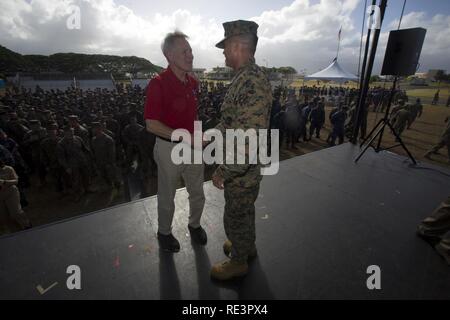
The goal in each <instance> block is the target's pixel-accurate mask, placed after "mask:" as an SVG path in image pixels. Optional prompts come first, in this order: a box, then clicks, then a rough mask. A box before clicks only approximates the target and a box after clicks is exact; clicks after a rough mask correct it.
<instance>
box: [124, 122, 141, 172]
mask: <svg viewBox="0 0 450 320" xmlns="http://www.w3.org/2000/svg"><path fill="white" fill-rule="evenodd" d="M143 128H144V127H143V126H141V125H140V124H139V123H137V119H136V117H135V116H131V117H130V124H129V125H127V126H126V127H125V129H123V132H122V138H123V142H124V145H125V155H126V159H127V160H126V169H129V168H130V167H131V166H132V165H133V161H134V156H135V155H136V154H139V140H140V139H139V136H140V132H141V130H142V129H143ZM138 161H140V159H139V160H138Z"/></svg>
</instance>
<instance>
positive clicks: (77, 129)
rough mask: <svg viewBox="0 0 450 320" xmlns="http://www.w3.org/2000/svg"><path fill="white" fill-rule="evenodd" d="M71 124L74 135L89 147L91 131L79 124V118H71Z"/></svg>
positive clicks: (73, 116)
mask: <svg viewBox="0 0 450 320" xmlns="http://www.w3.org/2000/svg"><path fill="white" fill-rule="evenodd" d="M69 124H70V126H71V127H72V128H73V134H74V135H76V136H78V137H80V138H81V139H83V142H84V143H85V145H86V146H89V143H90V141H89V140H90V138H89V136H90V135H89V131H88V130H87V129H86V128H85V127H83V126H82V125H81V124H80V123H79V121H78V116H75V115H71V116H69Z"/></svg>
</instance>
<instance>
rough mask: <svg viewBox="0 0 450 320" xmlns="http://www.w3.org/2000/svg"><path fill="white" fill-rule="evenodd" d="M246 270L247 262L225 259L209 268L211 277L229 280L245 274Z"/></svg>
mask: <svg viewBox="0 0 450 320" xmlns="http://www.w3.org/2000/svg"><path fill="white" fill-rule="evenodd" d="M247 272H248V265H247V262H241V263H240V262H236V261H233V260H226V261H224V262H221V263H218V264H215V265H214V266H213V267H212V268H211V277H213V278H215V279H217V280H230V279H233V278H236V277H242V276H245V275H246V274H247Z"/></svg>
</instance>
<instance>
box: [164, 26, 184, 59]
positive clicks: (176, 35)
mask: <svg viewBox="0 0 450 320" xmlns="http://www.w3.org/2000/svg"><path fill="white" fill-rule="evenodd" d="M180 38H182V39H189V37H188V36H187V35H185V34H184V33H183V32H181V31H179V30H175V31H174V32H170V33H168V34H167V35H166V36H165V37H164V41H163V42H162V44H161V50H162V52H163V54H164V56H165V57H166V58H167V52H169V51H170V50H172V48H173V45H174V43H175V40H176V39H180Z"/></svg>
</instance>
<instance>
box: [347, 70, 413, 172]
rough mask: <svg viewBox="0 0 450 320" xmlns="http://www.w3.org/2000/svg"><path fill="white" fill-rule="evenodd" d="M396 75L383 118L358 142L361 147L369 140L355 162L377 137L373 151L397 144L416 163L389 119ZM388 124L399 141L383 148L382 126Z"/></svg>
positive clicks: (356, 160)
mask: <svg viewBox="0 0 450 320" xmlns="http://www.w3.org/2000/svg"><path fill="white" fill-rule="evenodd" d="M397 79H398V78H397V77H395V78H394V83H393V84H392V89H391V94H390V96H389V101H388V105H387V107H386V113H385V115H384V118H382V119H381V120H380V121H379V122H378V123H377V125H376V126H375V127H374V128H373V129H372V131H370V133H369V134H368V136H367V137H366V138H365V139H364V141H363V142H361V144H360V148H362V146H363V145H364V144H366V142H367V140H369V139H370V140H369V142H368V143H367V144H366V146H365V147H364V149H363V150H362V151H361V152H360V153H359V155H358V156H357V157H356V159H355V163H356V162H358V160H359V159H360V158H361V157H362V156H363V155H364V153H365V152H366V151H367V149H369V147H372V148H374V147H373V146H372V143H373V142H374V141H375V140H376V139H377V137H378V144H377V147H376V148H374V150H375V152H380V151H381V150H389V149H392V148H395V147H398V146H402V148H403V150H405V152H406V153H407V154H408V156H409V159H411V161H412V163H413V164H414V165H416V164H417V162H416V160H415V159H414V157H413V156H412V154H411V152H409V150H408V148H406V146H405V144H404V143H403V141H402V138H400V136H399V135H398V134H397V132H395V130H394V128H393V126H392V124H391V123H390V121H389V111H390V109H391V102H392V98H393V96H394V92H395V87H396V85H397ZM386 126H388V127H389V129H391V131H392V133H393V134H394V136H395V138H396V140H395V141H397V142H399V143H398V144H396V145H394V146H392V147H389V148H385V149H381V140H382V139H383V133H384V128H385V127H386ZM374 133H375V135H374V136H373V137H372V135H373V134H374Z"/></svg>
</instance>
